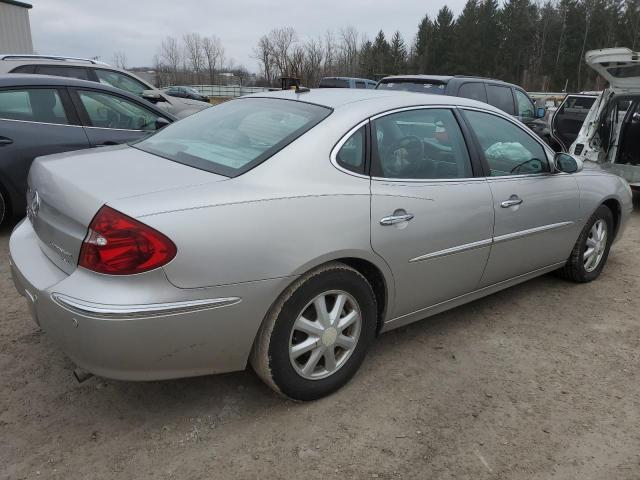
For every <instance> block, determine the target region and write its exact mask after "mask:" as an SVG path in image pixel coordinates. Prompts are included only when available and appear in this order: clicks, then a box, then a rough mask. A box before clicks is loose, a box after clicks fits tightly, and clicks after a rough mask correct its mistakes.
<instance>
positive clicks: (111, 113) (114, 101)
mask: <svg viewBox="0 0 640 480" xmlns="http://www.w3.org/2000/svg"><path fill="white" fill-rule="evenodd" d="M71 98H72V99H73V102H74V104H75V105H76V107H77V109H78V112H79V114H80V118H81V120H82V123H83V125H84V130H85V132H86V134H87V137H88V138H89V141H90V142H91V145H93V146H103V145H118V144H121V143H127V142H132V141H135V140H138V139H140V138H143V137H145V136H147V135H149V134H150V133H153V132H155V131H156V130H157V129H158V128H161V127H162V126H164V125H162V124H160V123H158V119H159V118H161V113H160V112H159V111H156V110H152V109H151V108H148V107H146V106H144V105H142V104H141V103H138V102H134V101H132V100H130V99H128V98H126V97H124V96H120V95H117V94H115V93H112V92H107V91H97V90H89V89H82V88H73V89H71ZM162 118H165V117H162ZM165 120H166V118H165ZM167 121H168V120H167Z"/></svg>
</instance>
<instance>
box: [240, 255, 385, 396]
mask: <svg viewBox="0 0 640 480" xmlns="http://www.w3.org/2000/svg"><path fill="white" fill-rule="evenodd" d="M376 311H377V309H376V300H375V296H374V293H373V290H372V289H371V286H370V285H369V282H367V280H366V279H365V278H364V277H363V276H362V275H361V274H360V273H358V272H357V271H356V270H354V269H352V268H351V267H348V266H347V265H344V264H341V263H338V262H333V263H330V264H327V265H325V266H323V267H320V268H319V269H317V270H314V271H312V272H310V273H308V274H306V275H304V276H302V277H301V278H300V279H298V280H297V281H296V282H295V283H294V284H293V285H291V286H290V287H289V288H288V289H287V290H286V291H285V292H284V293H283V294H282V296H281V297H280V299H279V300H278V301H277V302H276V304H275V305H274V306H273V307H272V309H271V311H270V313H269V314H268V315H267V318H266V319H265V322H264V323H263V325H262V327H261V329H260V332H259V333H258V337H257V339H256V343H255V345H254V349H253V352H252V354H251V364H252V366H253V368H254V370H255V371H256V373H257V374H258V375H259V376H260V377H261V378H262V380H264V382H265V383H267V385H269V386H270V387H271V388H273V389H274V390H275V391H276V392H278V393H280V394H282V395H284V396H287V397H289V398H292V399H294V400H314V399H317V398H320V397H323V396H325V395H328V394H330V393H332V392H334V391H335V390H337V389H339V388H340V387H342V386H343V385H344V384H345V383H347V382H348V381H349V379H350V378H351V377H352V376H353V375H354V374H355V373H356V371H357V370H358V368H359V367H360V364H361V363H362V361H363V359H364V357H365V354H366V351H367V349H368V347H369V345H370V344H371V342H372V340H373V338H374V336H375V331H376V318H377V317H376Z"/></svg>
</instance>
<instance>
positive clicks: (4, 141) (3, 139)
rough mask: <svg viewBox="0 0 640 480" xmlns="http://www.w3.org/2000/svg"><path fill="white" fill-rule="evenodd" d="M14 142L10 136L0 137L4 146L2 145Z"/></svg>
mask: <svg viewBox="0 0 640 480" xmlns="http://www.w3.org/2000/svg"><path fill="white" fill-rule="evenodd" d="M12 143H13V140H11V139H10V138H7V137H0V146H2V145H11V144H12Z"/></svg>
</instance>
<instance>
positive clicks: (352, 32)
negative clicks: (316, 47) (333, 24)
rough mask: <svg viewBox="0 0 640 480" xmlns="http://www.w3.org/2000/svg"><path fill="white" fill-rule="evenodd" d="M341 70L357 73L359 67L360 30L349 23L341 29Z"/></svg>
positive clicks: (351, 73)
mask: <svg viewBox="0 0 640 480" xmlns="http://www.w3.org/2000/svg"><path fill="white" fill-rule="evenodd" d="M340 40H341V44H340V57H341V59H340V60H341V61H340V64H341V65H340V70H341V71H343V72H348V73H349V75H355V74H356V70H357V67H358V30H356V28H355V27H353V26H351V25H349V26H347V27H345V28H343V29H341V30H340Z"/></svg>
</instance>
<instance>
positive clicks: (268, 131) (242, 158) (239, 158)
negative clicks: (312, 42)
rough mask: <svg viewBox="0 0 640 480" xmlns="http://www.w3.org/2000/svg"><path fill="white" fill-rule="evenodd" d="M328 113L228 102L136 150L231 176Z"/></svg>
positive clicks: (304, 106) (278, 103)
mask: <svg viewBox="0 0 640 480" xmlns="http://www.w3.org/2000/svg"><path fill="white" fill-rule="evenodd" d="M331 111H332V110H331V109H329V108H326V107H321V106H319V105H312V104H310V103H304V102H298V101H291V100H281V99H275V98H245V99H238V100H232V101H229V102H226V103H223V104H221V105H218V106H216V107H214V108H208V109H206V110H203V111H201V112H199V113H198V114H197V115H192V116H190V117H187V118H185V119H183V120H181V121H180V122H177V123H175V124H173V125H170V126H168V127H166V128H164V129H163V130H161V131H160V132H158V133H156V134H155V135H153V136H152V137H149V138H147V139H145V140H143V141H142V142H139V143H137V144H135V147H136V148H138V149H140V150H144V151H146V152H149V153H153V154H155V155H159V156H161V157H164V158H167V159H169V160H173V161H175V162H178V163H182V164H185V165H189V166H192V167H195V168H200V169H202V170H207V171H210V172H213V173H218V174H220V175H225V176H228V177H236V176H238V175H241V174H242V173H244V172H246V171H248V170H250V169H251V168H253V167H255V166H256V165H258V164H260V163H261V162H263V161H265V160H266V159H268V158H269V157H271V156H272V155H274V154H275V153H277V152H278V151H280V150H281V149H283V148H284V147H286V146H287V145H288V144H290V143H291V142H293V141H294V140H295V139H297V138H298V137H300V136H301V135H303V134H304V133H305V132H307V131H308V130H309V129H311V128H313V127H314V126H315V125H317V124H318V123H320V122H321V121H322V120H324V119H325V118H326V117H327V116H329V115H330V114H331ZM297 160H298V161H300V162H304V160H305V159H304V158H299V159H297Z"/></svg>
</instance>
